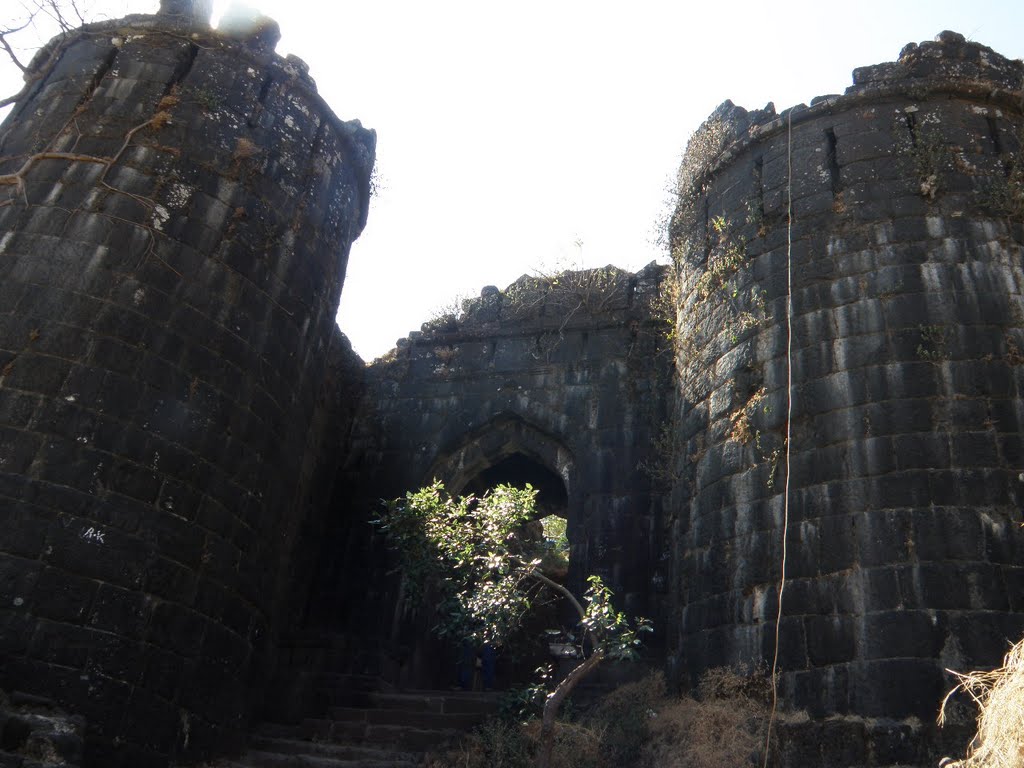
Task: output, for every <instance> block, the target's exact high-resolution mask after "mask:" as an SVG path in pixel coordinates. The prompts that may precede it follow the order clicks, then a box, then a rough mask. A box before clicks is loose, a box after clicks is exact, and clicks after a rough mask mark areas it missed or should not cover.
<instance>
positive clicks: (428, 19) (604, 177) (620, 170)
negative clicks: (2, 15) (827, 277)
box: [0, 0, 1024, 360]
mask: <svg viewBox="0 0 1024 768" xmlns="http://www.w3.org/2000/svg"><path fill="white" fill-rule="evenodd" d="M102 1H104V0H95V2H93V4H92V6H91V7H90V10H89V12H90V13H91V17H92V18H95V17H96V15H97V14H98V13H105V14H106V15H112V16H117V15H122V14H123V13H125V12H126V11H130V12H145V11H151V10H152V9H153V8H154V7H155V6H156V3H155V2H146V1H145V0H140V1H138V2H136V1H135V0H106V1H105V6H106V7H100V2H102ZM248 4H249V5H251V6H255V7H257V8H259V9H260V10H261V11H263V12H264V13H266V14H267V15H269V16H271V17H273V18H274V19H276V20H277V21H278V22H279V23H280V25H281V29H282V32H283V37H282V40H281V43H280V45H279V46H278V53H281V54H285V53H294V54H295V55H297V56H300V57H301V58H303V59H305V60H306V61H307V62H308V63H309V65H310V70H311V74H312V76H313V77H314V78H315V79H316V81H317V85H318V86H319V90H320V93H321V95H322V96H323V97H324V99H325V100H326V101H327V103H328V104H330V105H331V106H332V107H333V109H334V110H335V112H336V113H337V114H338V115H339V116H340V117H341V118H343V119H353V118H358V119H360V120H361V121H362V123H363V125H365V126H367V127H369V128H373V129H375V130H376V131H377V140H378V144H377V165H378V177H379V192H378V194H377V196H376V197H375V198H374V199H373V201H372V202H371V207H370V217H369V224H368V225H367V228H366V230H365V231H364V232H363V235H362V237H360V239H359V240H358V241H357V242H356V243H355V245H354V246H353V248H352V253H351V257H350V260H349V267H348V276H347V278H346V282H345V288H344V292H343V294H342V298H341V308H340V311H339V315H338V319H339V323H340V325H341V328H342V330H343V331H345V332H346V334H348V336H349V338H350V339H351V340H352V342H353V345H354V346H355V349H356V351H357V352H359V353H360V354H361V355H362V356H363V357H364V358H365V359H367V360H369V359H372V358H374V357H376V356H378V355H381V354H383V353H384V352H386V351H387V350H388V349H390V348H391V347H392V346H394V343H395V341H396V339H398V338H399V337H401V336H404V335H406V334H407V333H408V332H409V331H410V330H416V329H418V328H419V326H420V324H421V323H422V322H423V321H424V320H426V319H428V318H429V317H430V316H431V315H432V314H433V313H434V312H436V311H437V310H438V309H439V308H440V307H442V306H444V305H446V304H450V303H451V301H452V300H453V298H455V297H456V296H458V295H463V296H473V295H477V294H479V291H480V289H481V288H482V287H483V286H485V285H490V284H493V285H497V286H498V287H501V288H504V287H505V286H506V285H508V284H509V283H510V282H512V281H513V280H515V279H516V278H517V277H519V276H520V275H522V274H524V273H527V272H531V271H533V270H535V269H537V268H543V269H552V268H561V267H569V266H603V265H605V264H615V265H617V266H620V267H624V268H628V269H637V268H639V267H641V266H643V265H644V264H646V263H648V262H649V261H651V260H652V259H655V258H662V259H663V258H664V256H663V253H662V251H661V250H660V249H659V247H658V246H657V245H656V241H657V239H658V237H657V235H658V232H657V229H658V227H657V224H658V222H659V220H661V219H662V218H663V214H664V211H665V210H666V207H667V204H668V202H667V201H668V189H669V186H670V183H671V179H672V177H673V176H674V172H675V168H676V167H677V166H678V163H679V159H680V157H681V154H682V151H683V149H684V148H685V145H686V141H687V139H688V137H689V136H690V134H691V133H692V132H693V131H694V130H695V129H696V128H697V127H698V126H699V125H700V123H701V122H702V121H703V120H704V119H705V118H706V117H707V116H708V114H710V112H711V111H712V110H713V109H714V108H715V107H716V106H717V105H718V104H720V103H721V102H722V101H724V100H725V99H731V100H732V101H733V102H735V103H736V104H739V105H741V106H744V107H747V108H751V109H753V108H759V107H763V106H764V105H765V104H766V103H767V102H768V101H773V102H774V103H775V106H776V108H777V109H778V110H780V111H781V110H782V109H785V108H787V107H790V106H792V105H794V104H798V103H801V102H808V101H810V99H811V98H813V97H814V96H819V95H824V94H829V93H841V92H842V91H843V90H844V89H845V88H846V87H847V86H848V85H850V83H851V72H852V70H853V69H854V67H858V66H863V65H868V64H876V63H879V62H883V61H893V60H895V59H896V58H897V56H898V54H899V51H900V49H901V48H902V47H903V45H905V44H906V43H908V42H921V41H922V40H930V39H932V38H933V37H934V36H935V35H936V34H937V33H938V32H940V31H942V30H944V29H953V30H956V31H958V32H961V33H963V34H964V35H966V36H967V37H968V38H969V39H972V40H975V41H978V42H981V43H983V44H985V45H988V46H990V47H992V48H994V49H995V50H996V51H998V52H999V53H1002V54H1003V55H1005V56H1009V57H1011V58H1020V57H1021V56H1022V55H1024V3H1021V2H1020V0H975V1H974V2H970V3H966V2H963V0H885V2H882V1H881V0H860V1H859V2H857V3H847V4H839V5H836V4H822V3H820V2H810V1H808V2H777V3H765V2H754V1H751V2H747V1H745V0H736V1H735V2H732V3H728V4H723V3H696V2H681V1H680V0H675V1H674V2H669V1H668V0H661V1H659V2H655V1H653V0H635V2H633V3H629V4H626V3H623V2H621V1H620V2H616V3H611V2H604V1H603V0H544V1H541V0H520V1H519V2H517V3H488V2H480V0H476V1H475V2H469V0H436V1H435V2H431V3H423V2H413V1H412V0H371V1H370V2H337V3H325V2H313V1H312V0H250V2H249V3H248ZM11 5H12V6H13V5H14V4H13V3H12V4H11ZM224 5H226V0H219V2H218V4H217V6H216V7H215V15H217V14H218V13H219V12H220V11H222V10H223V7H224ZM17 75H18V73H17V72H16V71H15V70H14V68H13V67H10V66H6V65H3V64H0V87H2V90H3V95H7V93H9V92H14V91H15V90H17V87H18V77H17Z"/></svg>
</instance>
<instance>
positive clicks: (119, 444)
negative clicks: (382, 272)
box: [0, 15, 374, 766]
mask: <svg viewBox="0 0 1024 768" xmlns="http://www.w3.org/2000/svg"><path fill="white" fill-rule="evenodd" d="M276 39H277V32H276V25H275V24H273V23H272V22H269V21H266V20H265V22H264V23H263V24H262V26H260V27H259V28H257V29H256V30H255V32H254V33H253V34H252V35H251V36H249V37H247V38H246V39H234V38H227V37H225V36H222V35H218V34H217V33H214V32H211V31H210V29H209V28H208V27H206V26H205V25H199V26H194V27H193V26H190V25H189V24H188V23H186V22H184V21H182V20H181V18H180V17H179V18H178V19H175V18H174V17H172V16H169V15H165V16H153V17H150V16H135V17H129V18H127V19H123V20H120V21H115V22H107V23H102V24H94V25H89V26H87V27H85V28H83V30H80V31H76V32H73V33H71V34H70V35H69V36H67V37H66V38H65V39H63V40H59V41H55V42H54V43H51V45H50V46H49V47H48V48H46V49H44V51H42V52H41V53H40V54H39V56H37V58H36V60H35V63H34V67H35V70H34V71H35V72H37V73H39V74H40V78H39V79H38V80H37V81H36V82H35V83H34V84H33V85H32V86H31V88H30V89H29V90H28V91H27V93H26V94H25V95H24V96H23V97H22V98H21V100H20V101H18V102H17V104H16V105H15V107H14V109H13V112H12V114H11V115H10V117H9V118H8V119H7V121H6V122H5V123H4V124H3V126H0V174H3V175H0V182H2V187H0V520H2V521H3V528H4V534H3V535H2V536H0V655H2V657H3V659H4V664H3V666H2V667H0V687H3V688H6V689H9V690H12V689H17V690H23V691H28V692H30V693H33V694H36V695H41V696H46V697H49V698H52V699H55V700H57V701H58V702H59V703H60V704H61V705H63V706H64V707H66V708H68V709H70V710H72V711H74V712H76V713H78V714H82V715H84V716H85V718H86V720H87V722H88V731H87V749H86V756H85V760H86V763H85V764H86V765H103V766H115V765H132V766H139V765H162V764H166V761H167V759H168V758H169V757H170V758H176V759H194V758H196V757H198V756H201V755H203V754H206V753H208V752H209V751H210V750H211V749H213V748H214V747H216V748H217V749H220V750H226V749H228V748H229V746H230V745H231V744H232V743H234V738H235V737H236V736H237V735H238V733H239V729H240V728H241V727H242V726H244V724H245V718H246V715H247V714H248V712H249V710H250V709H251V707H252V706H253V704H252V701H251V700H249V698H248V697H250V696H252V695H253V694H254V693H256V692H258V691H259V690H260V689H261V686H262V682H263V681H262V679H261V676H262V675H263V674H264V672H265V671H266V670H267V669H268V667H269V666H271V663H272V660H273V644H274V637H275V635H276V632H277V629H278V626H279V624H280V622H279V618H280V616H281V615H282V614H284V613H285V612H287V611H289V610H290V608H289V607H288V606H287V605H285V603H286V602H287V599H288V593H289V590H290V589H291V587H290V586H288V585H287V579H291V578H293V574H292V573H291V570H290V569H291V557H292V554H293V548H294V545H295V541H296V540H297V537H301V536H304V535H305V534H304V533H303V532H302V531H301V530H300V529H301V528H303V527H304V526H307V525H309V524H310V522H309V521H310V519H311V515H312V514H313V509H312V507H313V506H314V503H313V499H312V497H311V495H310V494H311V493H313V491H314V490H315V489H314V488H313V485H314V484H315V482H316V480H315V477H314V476H315V475H316V471H317V467H316V465H317V461H318V456H317V454H318V452H319V450H320V448H321V446H322V445H323V444H325V443H324V440H325V433H326V431H327V420H328V411H329V410H330V407H329V406H328V405H326V404H325V399H324V398H325V387H327V386H328V385H329V384H330V379H331V375H332V374H331V372H330V370H329V368H330V366H331V362H330V359H331V355H335V356H337V353H338V352H339V349H340V347H342V346H344V342H343V340H342V338H341V337H340V334H339V333H338V331H337V328H336V326H335V312H336V310H337V306H338V301H339V296H340V291H341V282H342V280H343V278H344V273H345V267H346V262H347V258H348V249H349V246H350V244H351V242H352V241H353V240H354V239H355V238H356V237H357V236H358V234H359V232H360V231H361V229H362V227H363V225H364V223H365V220H366V214H367V204H368V196H369V174H370V169H371V166H372V164H373V157H374V135H373V134H372V132H368V131H365V130H363V129H362V128H361V127H360V125H359V124H358V122H352V123H345V122H342V121H340V120H338V118H336V117H335V116H334V115H333V113H331V111H330V110H329V109H328V108H327V106H326V105H325V104H324V103H323V102H322V100H321V99H320V98H319V97H318V96H317V94H316V89H315V86H314V84H313V82H312V80H311V79H310V78H309V77H308V74H307V73H306V71H305V65H304V64H303V63H302V62H301V61H300V60H298V59H294V58H291V57H289V59H287V60H285V59H282V58H280V57H277V56H275V55H274V53H273V46H274V43H275V42H276ZM302 567H303V568H305V566H302Z"/></svg>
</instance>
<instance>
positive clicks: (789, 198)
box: [764, 110, 793, 768]
mask: <svg viewBox="0 0 1024 768" xmlns="http://www.w3.org/2000/svg"><path fill="white" fill-rule="evenodd" d="M792 427H793V111H792V110H790V112H789V114H788V115H787V117H786V482H785V484H784V486H783V490H782V568H781V573H780V574H779V602H778V610H777V611H776V613H775V655H774V656H773V657H772V669H771V682H772V709H771V714H770V715H769V716H768V735H767V736H766V737H765V743H764V766H765V768H768V757H769V755H770V754H771V744H772V729H773V728H774V727H775V717H776V714H777V713H778V708H779V684H778V680H777V679H776V674H777V672H778V668H779V630H780V627H781V626H782V593H783V592H785V590H786V541H787V539H788V538H789V458H790V442H791V441H790V437H791V435H792Z"/></svg>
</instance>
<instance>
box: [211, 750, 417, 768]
mask: <svg viewBox="0 0 1024 768" xmlns="http://www.w3.org/2000/svg"><path fill="white" fill-rule="evenodd" d="M414 765H418V763H410V762H398V761H396V760H394V759H391V758H389V757H387V756H384V757H381V758H379V759H368V758H356V759H351V760H349V759H334V758H330V757H322V756H319V755H301V754H299V755H293V754H282V753H280V752H262V751H260V750H256V749H250V750H249V751H248V752H246V753H245V754H244V755H243V756H242V757H240V758H237V759H235V760H232V761H221V762H219V763H215V764H214V766H215V768H401V767H402V766H414Z"/></svg>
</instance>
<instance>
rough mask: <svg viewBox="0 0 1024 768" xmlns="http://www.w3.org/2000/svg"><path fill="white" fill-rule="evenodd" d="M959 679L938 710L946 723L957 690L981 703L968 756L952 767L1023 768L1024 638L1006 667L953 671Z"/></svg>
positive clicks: (1013, 651) (1015, 646)
mask: <svg viewBox="0 0 1024 768" xmlns="http://www.w3.org/2000/svg"><path fill="white" fill-rule="evenodd" d="M948 671H950V672H952V673H953V674H954V675H956V677H957V680H958V681H959V682H958V683H957V685H956V687H955V688H954V689H953V690H952V691H950V692H949V693H948V694H946V698H945V699H944V700H943V702H942V708H941V710H940V711H939V724H940V725H942V724H943V723H944V722H945V715H946V705H947V704H948V703H949V700H950V698H951V697H952V696H953V695H954V694H955V693H957V692H958V691H964V692H965V693H967V694H968V695H969V696H970V697H971V698H972V699H974V702H975V703H976V704H977V705H978V709H979V712H978V734H977V736H975V737H974V740H973V741H972V742H971V746H970V749H969V751H968V755H967V757H966V758H965V759H963V760H960V761H957V762H955V763H951V764H949V765H950V768H953V766H955V767H956V768H1024V640H1021V641H1020V642H1019V643H1017V644H1016V645H1014V646H1013V647H1012V648H1011V649H1010V652H1009V653H1007V654H1006V658H1005V659H1003V666H1002V667H1000V668H999V669H996V670H993V671H991V672H971V673H969V674H962V673H960V672H953V670H948Z"/></svg>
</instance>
